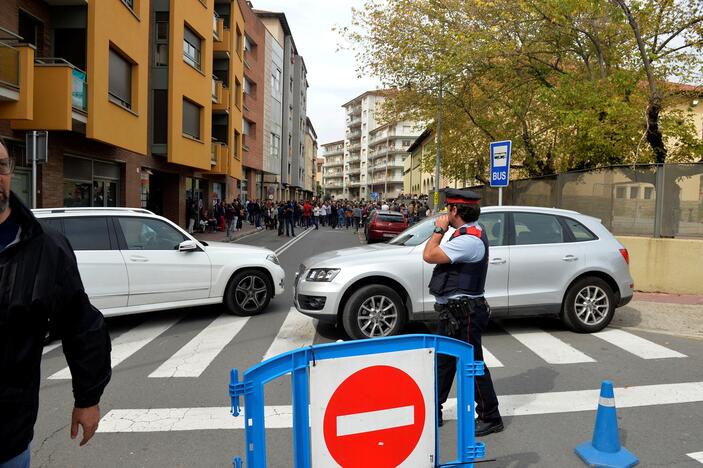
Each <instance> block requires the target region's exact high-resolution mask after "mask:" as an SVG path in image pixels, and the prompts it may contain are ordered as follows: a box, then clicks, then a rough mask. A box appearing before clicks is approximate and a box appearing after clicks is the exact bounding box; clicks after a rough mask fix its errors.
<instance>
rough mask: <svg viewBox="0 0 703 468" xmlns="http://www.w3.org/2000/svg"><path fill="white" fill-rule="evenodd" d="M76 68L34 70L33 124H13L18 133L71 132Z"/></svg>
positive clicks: (26, 122)
mask: <svg viewBox="0 0 703 468" xmlns="http://www.w3.org/2000/svg"><path fill="white" fill-rule="evenodd" d="M72 73H73V68H72V67H71V66H69V65H35V66H34V91H33V94H34V97H33V100H34V103H33V109H34V110H33V114H34V115H33V119H32V120H11V121H10V126H11V127H12V128H13V129H15V130H66V131H70V130H71V125H72V117H71V116H72V113H73V105H72V102H71V101H72V99H71V90H72V83H73V79H72Z"/></svg>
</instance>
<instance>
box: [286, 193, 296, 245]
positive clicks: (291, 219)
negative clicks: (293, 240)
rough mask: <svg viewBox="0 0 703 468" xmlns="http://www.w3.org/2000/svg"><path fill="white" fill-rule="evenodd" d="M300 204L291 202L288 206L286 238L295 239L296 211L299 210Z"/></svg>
mask: <svg viewBox="0 0 703 468" xmlns="http://www.w3.org/2000/svg"><path fill="white" fill-rule="evenodd" d="M297 206H298V204H297V203H296V202H295V201H293V200H291V201H289V202H288V205H287V206H286V215H285V216H286V236H287V237H290V236H293V237H295V211H296V210H297Z"/></svg>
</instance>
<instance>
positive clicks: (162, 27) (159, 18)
mask: <svg viewBox="0 0 703 468" xmlns="http://www.w3.org/2000/svg"><path fill="white" fill-rule="evenodd" d="M154 18H155V19H154V29H155V32H156V39H155V41H154V44H155V47H156V50H155V53H154V55H155V57H154V65H155V66H157V67H165V66H168V12H167V11H157V12H156V13H155V15H154Z"/></svg>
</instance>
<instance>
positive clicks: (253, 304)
mask: <svg viewBox="0 0 703 468" xmlns="http://www.w3.org/2000/svg"><path fill="white" fill-rule="evenodd" d="M272 290H273V288H271V285H270V282H269V279H268V277H267V276H266V274H264V273H262V272H261V271H258V270H244V271H240V272H239V273H237V274H236V275H234V276H233V277H232V279H231V280H230V282H229V285H228V286H227V290H226V291H225V298H224V303H225V306H227V309H228V310H229V312H230V313H232V314H234V315H240V316H250V315H257V314H260V313H261V312H263V310H264V309H265V308H266V306H268V304H269V301H270V300H271V296H272Z"/></svg>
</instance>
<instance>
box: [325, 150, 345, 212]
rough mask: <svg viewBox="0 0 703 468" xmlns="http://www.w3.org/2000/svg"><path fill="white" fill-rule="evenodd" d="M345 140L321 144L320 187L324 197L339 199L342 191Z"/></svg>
mask: <svg viewBox="0 0 703 468" xmlns="http://www.w3.org/2000/svg"><path fill="white" fill-rule="evenodd" d="M344 146H345V140H339V141H333V142H331V143H326V144H323V145H322V157H323V159H324V161H325V162H324V164H323V165H322V189H323V191H324V193H325V197H330V198H332V199H340V198H344V197H345V193H344V177H345V175H344V164H345V163H344V159H345V150H344Z"/></svg>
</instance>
